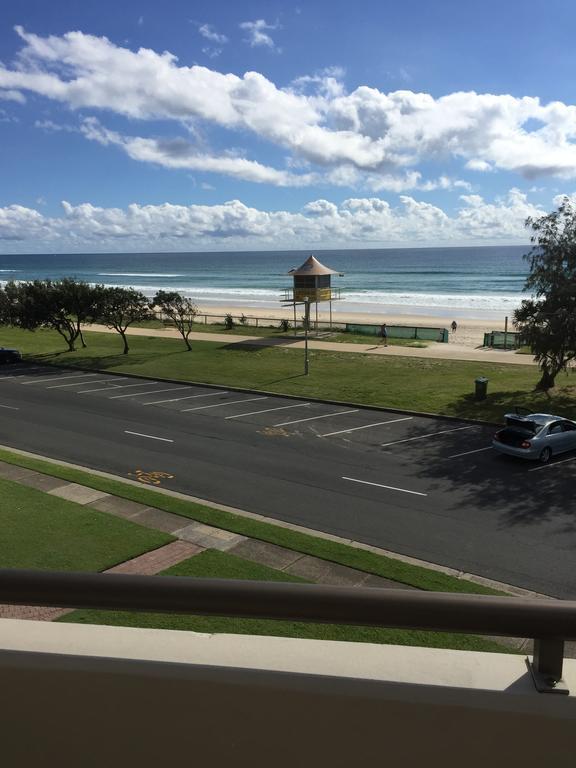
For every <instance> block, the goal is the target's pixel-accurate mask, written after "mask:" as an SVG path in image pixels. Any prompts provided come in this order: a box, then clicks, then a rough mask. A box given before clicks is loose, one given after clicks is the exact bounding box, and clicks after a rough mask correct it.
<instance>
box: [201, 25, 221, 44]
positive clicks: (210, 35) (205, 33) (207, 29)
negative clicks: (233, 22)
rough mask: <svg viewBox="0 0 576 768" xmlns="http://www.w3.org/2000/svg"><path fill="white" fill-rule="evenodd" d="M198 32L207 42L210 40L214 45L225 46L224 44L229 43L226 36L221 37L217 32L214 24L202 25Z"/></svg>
mask: <svg viewBox="0 0 576 768" xmlns="http://www.w3.org/2000/svg"><path fill="white" fill-rule="evenodd" d="M198 32H199V33H200V34H201V35H202V37H205V38H206V40H210V41H211V42H212V43H218V44H219V45H224V43H227V42H228V38H227V37H226V35H221V34H219V33H218V32H216V30H215V29H214V27H213V26H212V24H201V25H200V26H199V27H198Z"/></svg>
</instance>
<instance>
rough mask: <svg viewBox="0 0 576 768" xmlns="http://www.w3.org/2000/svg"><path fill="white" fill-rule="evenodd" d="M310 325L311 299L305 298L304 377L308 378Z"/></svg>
mask: <svg viewBox="0 0 576 768" xmlns="http://www.w3.org/2000/svg"><path fill="white" fill-rule="evenodd" d="M309 325H310V297H309V296H304V376H308V368H309V365H310V362H309V360H308V326H309Z"/></svg>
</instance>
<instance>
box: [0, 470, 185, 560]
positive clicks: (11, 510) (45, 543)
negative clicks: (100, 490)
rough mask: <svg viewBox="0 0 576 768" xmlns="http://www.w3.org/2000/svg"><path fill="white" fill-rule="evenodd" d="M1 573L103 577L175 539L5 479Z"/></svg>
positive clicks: (1, 486) (0, 487)
mask: <svg viewBox="0 0 576 768" xmlns="http://www.w3.org/2000/svg"><path fill="white" fill-rule="evenodd" d="M0 498H1V499H2V502H1V504H0V531H1V534H0V567H1V568H38V569H40V570H64V571H67V570H74V571H102V570H105V569H106V568H111V567H112V566H113V565H116V564H118V563H122V562H124V561H125V560H129V559H131V558H133V557H136V556H137V555H141V554H142V553H144V552H148V551H149V550H151V549H156V548H157V547H161V546H163V545H164V544H167V543H168V542H170V541H173V540H174V539H173V537H172V536H168V535H167V534H164V533H160V532H158V531H153V530H150V529H148V528H143V527H142V526H139V525H136V524H134V523H130V522H128V521H127V520H121V519H118V518H116V517H112V515H107V514H105V513H104V512H99V511H98V510H96V509H93V508H90V507H84V506H81V505H80V504H75V503H73V502H71V501H66V500H64V499H59V498H57V497H55V496H50V495H49V494H47V493H44V492H42V491H37V490H35V489H33V488H27V487H25V486H22V485H19V484H18V483H15V482H12V481H10V480H3V479H0Z"/></svg>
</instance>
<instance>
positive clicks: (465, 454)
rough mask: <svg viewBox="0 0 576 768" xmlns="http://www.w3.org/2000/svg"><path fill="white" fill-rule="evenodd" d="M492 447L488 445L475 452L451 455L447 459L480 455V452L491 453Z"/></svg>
mask: <svg viewBox="0 0 576 768" xmlns="http://www.w3.org/2000/svg"><path fill="white" fill-rule="evenodd" d="M491 450H492V446H491V445H489V446H487V447H486V448H476V450H475V451H464V453H453V454H452V456H447V457H446V458H448V459H457V458H458V456H469V455H470V454H471V453H480V451H491Z"/></svg>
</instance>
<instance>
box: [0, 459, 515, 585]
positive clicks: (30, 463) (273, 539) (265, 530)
mask: <svg viewBox="0 0 576 768" xmlns="http://www.w3.org/2000/svg"><path fill="white" fill-rule="evenodd" d="M0 460H1V461H6V462H9V463H10V464H16V465H18V466H21V467H26V468H28V469H33V470H36V471H37V472H43V473H44V474H47V475H52V476H53V477H59V478H62V479H63V480H68V481H70V482H73V483H79V484H80V485H86V486H89V487H90V488H95V489H97V490H100V491H103V492H105V493H110V494H113V495H115V496H120V497H122V498H125V499H130V500H131V501H136V502H140V503H141V504H146V505H147V506H151V507H156V508H157V509H163V510H165V511H166V512H173V513H175V514H177V515H182V516H183V517H187V518H190V519H192V520H197V521H199V522H202V523H206V524H208V525H213V526H215V527H216V528H222V529H224V530H227V531H233V532H234V533H240V534H242V535H244V536H250V537H252V538H254V539H259V540H261V541H267V542H270V543H272V544H278V545H279V546H282V547H286V548H287V549H292V550H294V551H296V552H302V553H303V554H307V555H313V556H315V557H320V558H322V559H324V560H329V561H331V562H334V563H340V564H341V565H347V566H349V567H351V568H357V569H358V570H361V571H366V572H367V573H373V574H376V575H377V576H383V577H384V578H387V579H392V580H393V581H398V582H400V583H403V584H409V585H411V586H413V587H417V588H419V589H426V590H430V591H434V592H463V593H474V594H484V595H495V594H501V593H499V592H497V591H495V590H492V589H489V588H488V587H484V586H482V585H480V584H475V583H474V582H470V581H465V580H463V579H456V578H453V577H452V576H448V575H445V574H443V573H440V572H437V571H433V570H429V569H427V568H422V567H419V566H415V565H411V564H409V563H404V562H402V561H400V560H395V559H393V558H389V557H384V556H382V555H378V554H375V553H372V552H367V551H365V550H362V549H357V548H356V547H351V546H348V545H346V544H340V543H338V542H334V541H330V540H327V539H323V538H320V537H316V536H312V535H309V534H305V533H300V532H299V531H293V530H290V529H288V528H282V527H280V526H276V525H273V524H271V523H266V522H261V521H259V520H253V519H251V518H247V517H242V516H241V515H235V514H233V513H231V512H226V511H223V510H219V509H216V508H214V507H210V506H208V505H204V504H198V503H196V502H193V501H188V500H185V499H178V498H174V497H172V496H166V495H164V494H162V493H157V492H155V491H152V490H150V489H148V488H144V487H140V486H134V485H131V484H128V483H123V482H121V481H120V480H113V479H110V478H106V477H100V476H98V475H94V474H92V473H90V472H88V471H84V470H79V469H73V468H70V467H64V466H60V465H58V464H52V463H51V462H47V461H43V460H42V459H37V458H33V457H29V456H22V455H20V454H17V453H13V452H12V451H7V450H5V449H0Z"/></svg>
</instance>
